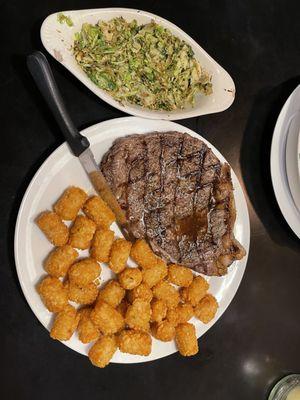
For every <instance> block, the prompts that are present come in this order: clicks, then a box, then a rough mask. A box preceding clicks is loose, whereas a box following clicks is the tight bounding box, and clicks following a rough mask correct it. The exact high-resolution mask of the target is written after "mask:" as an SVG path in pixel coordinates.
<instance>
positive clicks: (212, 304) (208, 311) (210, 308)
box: [194, 294, 219, 324]
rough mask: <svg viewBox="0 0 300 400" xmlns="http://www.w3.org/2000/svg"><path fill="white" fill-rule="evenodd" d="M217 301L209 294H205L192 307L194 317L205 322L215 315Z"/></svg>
mask: <svg viewBox="0 0 300 400" xmlns="http://www.w3.org/2000/svg"><path fill="white" fill-rule="evenodd" d="M218 306H219V305H218V302H217V300H216V299H215V298H214V296H212V295H211V294H206V295H205V296H204V297H203V298H202V299H201V300H200V302H199V303H198V304H197V305H196V307H195V308H194V314H195V317H197V318H198V319H200V321H202V322H204V323H205V324H207V323H208V322H210V321H211V320H212V319H213V318H214V316H215V315H216V312H217V309H218Z"/></svg>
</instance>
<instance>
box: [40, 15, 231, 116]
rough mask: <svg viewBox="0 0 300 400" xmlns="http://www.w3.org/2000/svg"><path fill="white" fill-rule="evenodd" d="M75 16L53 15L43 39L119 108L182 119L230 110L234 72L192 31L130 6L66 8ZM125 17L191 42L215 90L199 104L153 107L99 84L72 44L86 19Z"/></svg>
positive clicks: (64, 62) (44, 26) (43, 30)
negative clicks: (127, 100) (124, 99)
mask: <svg viewBox="0 0 300 400" xmlns="http://www.w3.org/2000/svg"><path fill="white" fill-rule="evenodd" d="M62 13H63V14H64V15H66V16H68V17H70V18H71V19H72V22H73V26H72V27H69V26H68V25H67V24H65V23H63V24H61V23H59V22H58V20H57V14H58V13H54V14H51V15H49V16H48V17H47V18H46V19H45V20H44V22H43V24H42V27H41V40H42V43H43V45H44V47H45V48H46V50H47V51H48V52H49V53H50V54H51V55H52V56H53V57H54V58H55V59H56V60H57V61H59V62H60V63H61V64H62V65H64V66H65V67H66V68H67V69H68V70H69V71H70V72H71V73H72V74H73V75H75V76H76V77H77V78H78V79H79V80H80V81H81V82H82V83H83V84H84V85H85V86H87V87H88V88H89V89H90V90H91V91H92V92H93V93H95V94H96V95H97V96H98V97H100V98H101V99H102V100H104V101H106V102H107V103H108V104H110V105H111V106H113V107H116V108H118V109H119V110H121V111H123V112H125V113H128V114H131V115H135V116H139V117H144V118H151V119H166V120H179V119H184V118H191V117H196V116H200V115H205V114H212V113H216V112H220V111H224V110H226V109H227V108H228V107H230V105H231V104H232V102H233V100H234V97H235V85H234V82H233V80H232V78H231V77H230V75H229V74H228V73H227V72H226V71H225V70H224V68H222V67H221V66H220V65H219V64H218V63H217V62H216V61H215V60H214V59H213V58H212V57H210V55H209V54H207V53H206V51H205V50H204V49H202V47H200V46H199V45H198V43H197V42H195V40H193V39H192V38H191V37H190V36H189V35H187V34H186V33H185V32H184V31H183V30H181V29H180V28H178V27H177V26H176V25H174V24H172V23H171V22H169V21H167V20H166V19H164V18H161V17H159V16H157V15H154V14H151V13H148V12H146V11H141V10H134V9H129V8H99V9H91V10H76V11H62ZM120 16H122V17H124V18H125V19H126V20H129V21H131V20H133V19H136V20H137V22H138V23H139V24H147V23H149V22H150V21H151V20H154V21H155V22H157V23H158V24H160V25H162V26H164V27H165V28H168V29H169V30H170V31H171V32H172V33H173V34H174V35H176V36H177V37H179V38H180V39H182V40H184V41H185V42H187V43H188V44H189V45H190V46H191V47H192V49H193V51H194V53H195V57H196V59H198V60H199V62H200V64H201V66H202V67H203V68H205V70H206V71H207V72H208V73H210V74H211V75H212V84H213V94H211V95H209V96H204V95H198V97H197V98H196V101H195V105H194V106H193V107H192V106H187V107H186V108H184V109H182V110H174V111H171V112H169V111H153V110H148V109H145V108H142V107H140V106H137V105H132V104H125V105H122V104H120V103H119V102H117V101H116V100H114V99H113V97H112V96H111V95H110V94H109V93H108V92H105V91H104V90H102V89H100V88H99V87H98V86H97V85H95V84H94V83H93V82H92V81H91V80H90V79H89V78H88V77H87V75H86V74H85V72H84V71H83V70H82V69H81V68H80V67H79V65H78V64H77V62H76V61H75V58H74V57H73V54H72V45H73V40H74V34H75V32H78V31H80V30H81V26H82V24H83V23H84V22H88V23H92V24H95V23H97V22H98V21H99V20H104V21H105V20H110V19H112V18H115V17H120Z"/></svg>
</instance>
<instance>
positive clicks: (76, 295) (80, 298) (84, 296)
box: [66, 282, 99, 305]
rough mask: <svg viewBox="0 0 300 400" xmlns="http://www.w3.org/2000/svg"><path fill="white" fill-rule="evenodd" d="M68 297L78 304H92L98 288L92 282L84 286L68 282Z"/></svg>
mask: <svg viewBox="0 0 300 400" xmlns="http://www.w3.org/2000/svg"><path fill="white" fill-rule="evenodd" d="M66 288H67V290H68V299H69V300H71V301H75V303H78V304H86V305H87V304H92V303H94V301H95V300H96V299H97V296H98V293H99V289H98V288H97V285H95V284H94V283H93V282H91V283H88V284H87V285H85V286H78V285H76V284H75V283H72V282H68V284H67V285H66Z"/></svg>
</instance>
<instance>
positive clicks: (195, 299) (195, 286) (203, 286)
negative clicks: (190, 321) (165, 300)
mask: <svg viewBox="0 0 300 400" xmlns="http://www.w3.org/2000/svg"><path fill="white" fill-rule="evenodd" d="M208 288H209V284H208V282H207V281H206V280H205V279H204V278H202V276H200V275H199V276H196V277H195V278H194V279H193V282H192V283H191V284H190V286H189V287H187V288H183V289H182V291H181V297H182V299H183V301H184V302H187V303H191V305H192V306H195V305H196V304H198V303H199V301H200V300H201V299H202V298H203V297H204V296H205V294H206V292H207V290H208Z"/></svg>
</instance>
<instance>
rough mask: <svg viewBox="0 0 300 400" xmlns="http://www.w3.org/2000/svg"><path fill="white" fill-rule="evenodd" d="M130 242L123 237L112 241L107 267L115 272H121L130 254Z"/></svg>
mask: <svg viewBox="0 0 300 400" xmlns="http://www.w3.org/2000/svg"><path fill="white" fill-rule="evenodd" d="M131 246H132V244H131V243H130V242H128V241H127V240H125V239H117V240H115V241H114V242H113V244H112V247H111V253H110V260H109V268H110V269H111V270H112V271H113V272H114V273H116V274H119V273H120V272H122V271H123V270H124V269H125V267H126V262H127V260H128V257H129V255H130V249H131Z"/></svg>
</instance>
